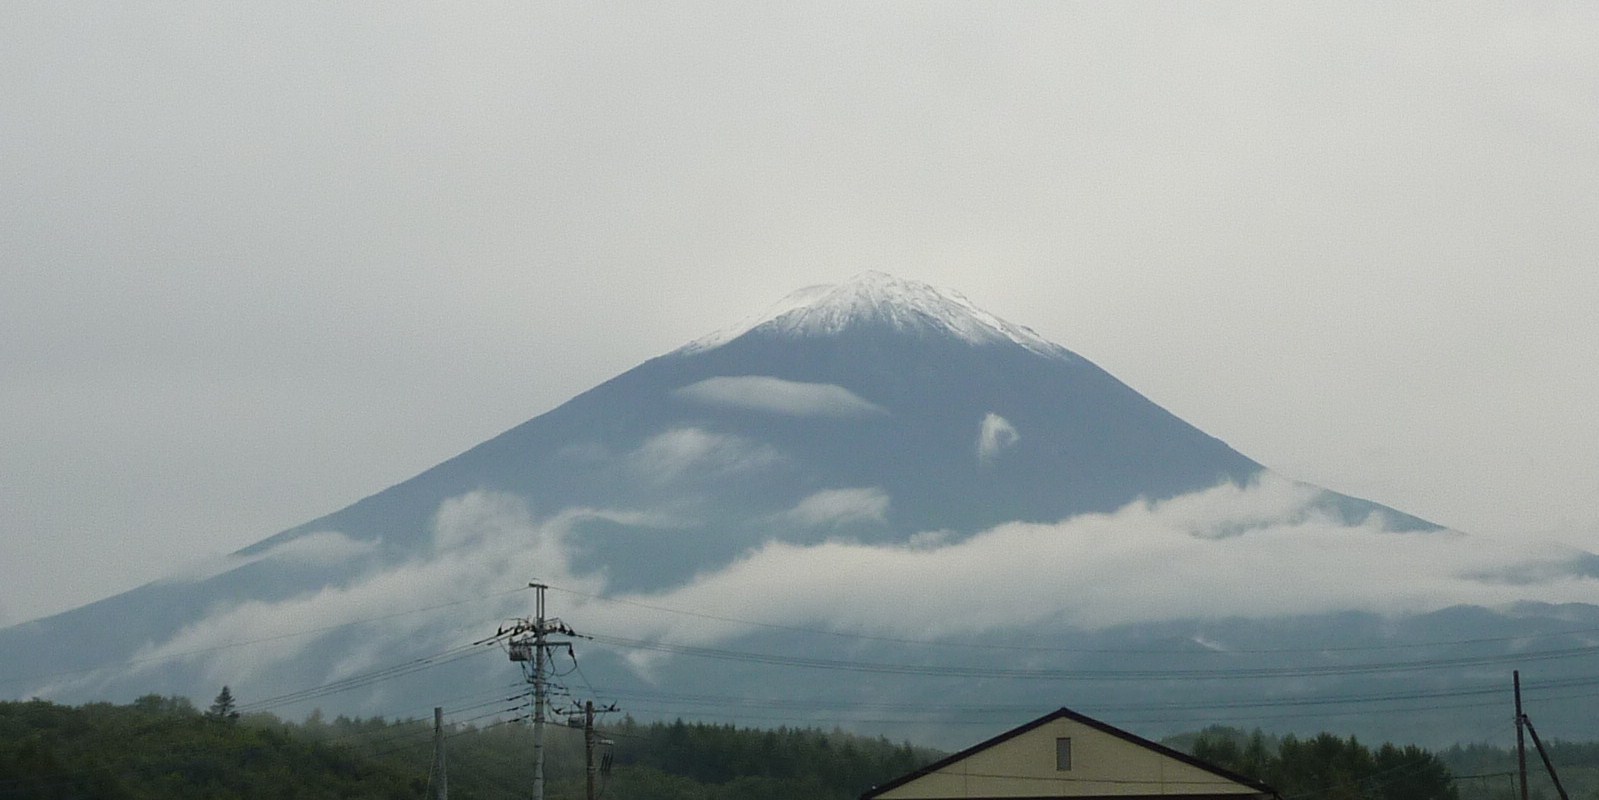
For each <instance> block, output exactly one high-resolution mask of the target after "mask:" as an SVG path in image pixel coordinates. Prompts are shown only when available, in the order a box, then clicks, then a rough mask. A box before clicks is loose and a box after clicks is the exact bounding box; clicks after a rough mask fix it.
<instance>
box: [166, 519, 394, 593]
mask: <svg viewBox="0 0 1599 800" xmlns="http://www.w3.org/2000/svg"><path fill="white" fill-rule="evenodd" d="M377 546H378V542H377V541H362V540H359V539H353V538H351V537H349V536H346V535H344V534H343V533H340V532H338V531H315V532H313V533H308V534H305V535H304V536H298V537H295V538H293V539H290V540H288V541H286V542H282V543H280V544H276V545H273V546H272V547H269V548H267V549H265V550H262V551H260V552H258V553H250V554H247V555H241V554H238V553H232V554H229V555H224V556H217V557H214V558H208V559H203V560H200V561H196V562H194V563H192V564H188V565H186V566H184V567H182V568H180V569H179V570H177V571H176V572H173V573H171V574H170V575H168V576H167V577H166V578H165V580H166V581H168V582H186V583H187V582H197V581H204V580H210V579H211V578H214V577H216V576H218V575H222V574H225V573H228V572H232V571H233V570H236V569H239V568H240V567H244V566H247V565H250V564H254V563H256V562H258V561H283V562H285V563H292V564H302V565H306V566H314V567H331V566H337V565H339V564H343V563H347V562H349V561H352V560H354V559H356V558H359V557H361V556H364V555H367V554H368V553H371V552H373V551H374V550H376V549H377Z"/></svg>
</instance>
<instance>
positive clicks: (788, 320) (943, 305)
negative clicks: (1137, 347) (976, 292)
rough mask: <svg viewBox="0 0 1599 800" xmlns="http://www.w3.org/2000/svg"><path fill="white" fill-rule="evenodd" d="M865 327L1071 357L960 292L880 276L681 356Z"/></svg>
mask: <svg viewBox="0 0 1599 800" xmlns="http://www.w3.org/2000/svg"><path fill="white" fill-rule="evenodd" d="M863 322H873V323H877V324H884V323H886V324H888V325H890V326H892V327H894V328H896V329H899V330H904V331H935V332H940V333H944V334H947V335H951V336H955V337H958V338H960V339H963V340H965V341H968V342H972V343H974V344H990V343H996V342H1012V343H1015V344H1018V345H1021V346H1022V347H1025V348H1027V349H1028V350H1031V351H1033V352H1035V353H1038V354H1040V355H1046V356H1054V357H1067V358H1069V357H1071V353H1070V351H1068V350H1067V349H1066V348H1064V347H1061V346H1060V345H1058V344H1055V343H1053V342H1051V341H1049V340H1047V339H1045V338H1044V337H1042V336H1039V335H1038V334H1036V333H1034V332H1033V331H1032V329H1031V328H1028V327H1026V326H1023V325H1016V324H1013V323H1010V322H1006V321H1005V320H1002V319H1000V318H999V317H996V316H994V315H993V314H990V313H988V312H987V311H984V310H982V309H980V308H978V307H977V306H975V305H973V304H972V301H970V300H967V299H966V297H965V296H964V295H962V294H961V293H960V292H957V291H954V290H952V289H942V288H938V287H935V286H931V285H929V284H926V283H922V282H920V281H912V280H905V279H903V278H896V277H894V276H893V275H888V274H886V273H882V272H875V271H874V272H863V273H861V274H859V275H856V276H855V277H853V278H850V279H849V280H847V281H844V282H843V283H838V284H827V285H820V286H808V287H806V288H804V289H800V290H799V291H797V292H794V293H793V294H790V295H789V296H787V297H785V298H783V299H782V300H780V301H778V302H777V304H776V305H773V306H772V307H771V308H768V309H766V311H764V312H762V313H761V314H759V315H757V316H755V317H752V318H750V319H747V320H744V321H743V322H740V323H738V324H737V325H734V326H732V327H729V328H724V329H722V330H720V331H717V332H715V333H713V334H711V335H709V336H706V337H703V338H701V339H696V340H695V341H693V342H690V343H689V344H687V345H685V346H684V347H683V348H682V350H681V351H680V352H691V353H692V352H702V351H705V350H712V349H715V348H717V347H721V346H722V345H724V344H727V343H728V342H731V341H733V340H734V339H737V338H738V337H740V336H743V335H744V334H746V333H749V332H750V331H754V330H761V331H769V332H771V333H775V334H778V335H782V336H791V337H796V338H800V337H811V336H832V335H837V334H839V333H842V332H843V331H844V330H846V329H848V328H849V327H850V326H851V325H855V324H858V323H863Z"/></svg>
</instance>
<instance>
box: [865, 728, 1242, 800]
mask: <svg viewBox="0 0 1599 800" xmlns="http://www.w3.org/2000/svg"><path fill="white" fill-rule="evenodd" d="M1062 737H1071V740H1072V768H1071V769H1070V770H1067V771H1056V769H1055V740H1056V739H1058V738H1062ZM1254 793H1255V790H1254V789H1251V788H1250V787H1248V786H1244V785H1243V784H1239V783H1235V782H1233V781H1229V780H1226V779H1225V778H1222V777H1220V776H1218V775H1213V774H1211V773H1209V772H1206V771H1204V770H1202V769H1199V768H1197V767H1194V766H1191V765H1188V764H1185V763H1183V762H1181V761H1178V760H1177V759H1174V758H1170V757H1167V756H1164V755H1161V754H1160V753H1157V752H1155V751H1153V750H1149V749H1147V748H1144V747H1140V746H1138V745H1137V744H1134V743H1132V742H1129V741H1127V740H1125V739H1121V738H1119V737H1116V736H1111V735H1109V734H1106V733H1104V732H1101V731H1099V730H1096V729H1094V728H1090V727H1088V726H1087V725H1083V724H1082V723H1079V722H1075V721H1073V720H1069V719H1057V720H1054V721H1052V722H1049V723H1047V724H1044V725H1041V726H1039V727H1037V728H1034V729H1033V730H1030V731H1028V732H1026V733H1024V734H1021V735H1020V736H1016V737H1014V738H1012V739H1010V740H1008V741H1005V742H1001V743H1000V744H998V745H996V746H994V747H990V748H988V749H986V750H982V751H979V752H977V753H973V754H972V755H971V756H969V757H967V758H964V759H962V760H960V761H958V762H956V763H954V764H950V765H948V766H947V767H945V768H943V769H941V770H939V771H938V772H934V773H931V774H928V775H924V776H922V777H920V778H918V779H916V780H914V781H911V782H910V783H907V784H905V785H903V786H900V787H898V788H895V789H893V790H891V791H888V792H885V793H883V794H882V795H881V797H882V798H884V800H924V799H928V798H967V797H1083V796H1102V795H1112V796H1114V795H1182V794H1238V795H1250V794H1254Z"/></svg>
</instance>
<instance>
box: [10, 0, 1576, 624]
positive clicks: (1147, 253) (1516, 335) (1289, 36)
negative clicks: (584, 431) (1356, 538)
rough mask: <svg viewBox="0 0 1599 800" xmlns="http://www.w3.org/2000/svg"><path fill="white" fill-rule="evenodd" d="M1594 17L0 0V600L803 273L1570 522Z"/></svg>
mask: <svg viewBox="0 0 1599 800" xmlns="http://www.w3.org/2000/svg"><path fill="white" fill-rule="evenodd" d="M1595 98H1599V5H1595V4H1593V3H1589V2H1580V3H1569V4H1563V3H1540V4H1492V5H1490V4H1448V5H1438V4H1414V5H1405V4H1395V3H1387V2H1384V3H1373V4H1364V5H1363V4H1358V3H1347V2H1339V3H1329V4H1324V5H1317V4H1309V3H1296V4H1276V3H1272V4H1265V3H1263V4H1215V3H1208V4H1193V5H1188V4H1137V5H1134V4H1121V3H1118V4H1101V5H1069V4H1063V3H1053V2H1052V3H1037V4H1028V3H1019V2H1017V3H1006V4H993V3H980V4H979V3H972V4H948V3H931V2H915V3H904V4H861V3H855V2H851V3H838V4H820V3H785V4H726V5H712V4H689V3H672V4H622V5H617V4H606V3H581V4H578V3H530V2H513V3H506V4H503V5H501V4H495V5H491V4H461V3H448V4H443V3H441V4H437V5H421V4H400V3H288V2H273V3H256V4H211V3H207V4H193V5H188V6H180V5H171V4H155V3H115V4H112V3H83V4H59V3H53V2H40V3H28V2H21V0H18V1H17V2H9V3H6V4H4V5H0V214H3V217H0V218H3V223H0V624H3V623H13V622H18V621H21V620H24V619H27V618H31V617H34V616H38V615H42V614H47V613H53V612H56V611H60V610H64V609H66V608H69V607H72V606H75V605H78V604H81V603H84V602H88V601H91V600H94V599H98V598H99V597H102V596H105V595H107V594H110V593H113V592H115V591H120V590H123V589H127V588H131V587H133V586H136V585H138V584H141V583H144V582H146V581H149V580H152V579H154V578H156V577H159V576H161V575H163V574H166V573H168V572H170V571H172V570H173V569H175V568H177V567H178V566H179V565H181V564H184V563H186V562H190V561H192V560H193V559H196V558H200V557H204V556H211V555H216V554H218V553H222V552H227V551H231V550H234V549H236V548H238V547H241V546H243V545H246V544H249V543H251V542H254V541H256V540H258V539H260V538H263V537H265V536H267V535H270V534H272V533H275V532H277V531H278V530H281V529H283V528H287V527H289V526H292V525H295V524H298V523H300V522H304V521H306V520H307V519H310V518H312V517H314V516H317V515H320V514H323V513H326V512H329V511H332V510H335V509H337V508H339V507H342V506H344V505H346V504H348V503H349V502H352V501H354V500H356V499H359V498H360V497H363V496H365V495H367V494H370V493H372V492H374V491H377V490H380V489H382V488H384V487H386V486H388V485H391V484H393V483H395V482H397V481H400V480H403V479H405V478H407V477H410V476H411V475H413V474H415V473H417V472H419V471H421V470H423V469H425V468H427V467H429V466H431V465H433V464H435V463H437V462H438V461H440V460H443V459H444V458H447V457H449V456H451V455H454V454H455V453H457V452H459V451H461V450H464V449H466V448H467V447H470V446H471V445H473V444H475V443H477V442H479V441H481V440H483V439H485V438H488V437H489V436H492V435H494V434H496V433H498V432H500V431H501V430H503V429H505V428H508V427H510V426H512V425H514V424H516V423H518V422H521V421H522V420H524V419H527V418H529V417H532V416H534V415H537V414H539V413H542V412H544V411H547V410H549V409H550V408H552V407H554V406H555V405H557V404H559V403H560V402H562V401H564V400H566V399H567V398H569V397H571V396H572V395H574V394H576V393H578V392H580V391H582V390H584V389H586V388H588V387H590V386H592V385H593V384H595V383H598V382H599V381H601V380H604V379H605V378H608V377H610V376H612V375H614V374H616V373H618V372H621V371H623V370H625V369H627V368H629V367H632V366H634V365H635V364H637V363H639V362H641V361H643V360H645V359H647V358H650V357H652V356H654V355H658V354H660V353H662V352H665V351H667V350H670V349H672V348H675V347H677V346H678V345H681V344H683V343H685V342H686V341H688V340H690V339H693V338H695V337H698V336H700V335H703V334H705V333H708V332H709V331H711V330H713V329H716V328H719V327H722V326H725V325H727V324H730V323H732V322H734V321H736V320H738V319H740V318H743V317H745V316H747V315H749V314H751V313H754V312H756V311H758V310H759V309H761V308H762V307H764V306H766V305H767V304H769V303H771V302H773V301H775V300H776V299H778V298H779V297H781V296H782V295H784V294H786V293H787V292H789V291H790V290H792V289H795V288H798V287H800V286H804V285H808V284H813V283H821V282H829V281H836V280H840V279H843V278H845V277H848V276H850V275H852V274H855V273H857V272H860V271H862V270H866V269H881V270H885V271H888V272H892V273H895V274H898V275H900V276H902V277H907V278H916V279H921V280H926V281H929V282H932V283H935V284H938V285H942V286H948V287H952V288H955V289H958V290H960V291H962V292H964V293H965V294H966V295H968V296H969V297H970V298H971V299H972V300H973V301H974V302H976V303H977V304H978V305H979V306H982V307H983V308H985V309H987V310H989V311H992V312H994V313H996V314H998V315H1000V316H1001V317H1004V318H1006V319H1009V320H1011V321H1013V322H1017V323H1020V324H1024V325H1028V326H1031V327H1032V328H1034V329H1035V330H1037V331H1038V332H1039V333H1041V334H1042V335H1044V336H1046V337H1047V338H1049V339H1051V340H1054V341H1056V342H1059V343H1061V344H1063V345H1065V346H1067V347H1069V348H1071V349H1073V350H1075V351H1077V352H1078V353H1080V354H1082V355H1084V356H1086V357H1088V358H1089V359H1091V360H1093V361H1095V362H1097V363H1098V364H1100V365H1101V366H1103V367H1105V368H1106V369H1108V370H1110V371H1111V372H1112V373H1114V374H1115V375H1117V376H1118V377H1120V378H1122V379H1123V380H1125V381H1127V382H1128V383H1129V384H1131V385H1132V386H1133V387H1134V388H1135V389H1138V390H1139V391H1142V392H1144V393H1145V394H1147V395H1148V396H1149V397H1151V398H1152V399H1154V400H1155V401H1156V402H1159V403H1161V404H1162V405H1164V406H1166V407H1167V408H1169V409H1170V410H1172V411H1173V412H1175V413H1176V414H1178V415H1179V416H1181V417H1183V418H1185V419H1187V420H1189V421H1190V422H1193V423H1194V424H1196V425H1198V426H1200V427H1201V428H1203V429H1205V430H1206V431H1208V432H1210V433H1212V434H1214V435H1216V436H1218V437H1220V438H1222V439H1224V440H1225V441H1227V442H1228V443H1230V444H1232V445H1233V446H1234V447H1236V448H1238V449H1239V450H1241V451H1243V452H1244V453H1245V454H1247V455H1249V456H1251V457H1253V458H1255V459H1257V460H1259V461H1261V462H1263V463H1265V464H1266V465H1268V466H1270V467H1273V468H1275V469H1277V470H1278V471H1280V472H1282V473H1284V474H1286V475H1289V476H1291V477H1295V478H1300V479H1304V480H1307V481H1311V482H1314V483H1318V484H1321V485H1324V486H1327V487H1329V488H1333V489H1337V490H1340V491H1344V492H1348V493H1352V494H1356V495H1360V496H1364V497H1369V498H1372V499H1375V500H1378V501H1381V502H1384V503H1387V504H1389V505H1392V506H1395V507H1397V508H1400V509H1403V510H1405V511H1407V512H1410V513H1414V514H1418V515H1420V516H1423V517H1427V518H1429V519H1432V520H1434V521H1437V522H1440V523H1443V524H1446V525H1449V526H1451V527H1455V528H1458V529H1461V530H1464V531H1467V532H1470V533H1475V534H1480V535H1482V536H1485V537H1494V538H1495V539H1496V540H1500V541H1503V540H1508V541H1511V542H1516V541H1527V542H1529V543H1531V542H1533V541H1538V542H1542V541H1547V540H1555V541H1560V542H1565V543H1568V544H1574V545H1578V546H1582V547H1586V548H1589V549H1599V506H1596V503H1595V497H1596V494H1599V492H1596V490H1599V417H1596V415H1595V413H1594V412H1595V409H1596V408H1599V369H1596V368H1595V365H1594V361H1593V355H1592V353H1593V350H1594V347H1595V343H1599V314H1596V313H1595V309H1594V306H1595V304H1596V302H1599V270H1596V266H1599V264H1596V257H1599V223H1596V221H1599V102H1596V101H1595Z"/></svg>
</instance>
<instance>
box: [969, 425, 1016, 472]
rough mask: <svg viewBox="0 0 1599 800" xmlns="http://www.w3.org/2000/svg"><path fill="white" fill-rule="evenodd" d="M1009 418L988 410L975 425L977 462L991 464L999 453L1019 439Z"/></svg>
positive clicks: (983, 464) (985, 464)
mask: <svg viewBox="0 0 1599 800" xmlns="http://www.w3.org/2000/svg"><path fill="white" fill-rule="evenodd" d="M1021 438H1022V437H1021V434H1019V433H1017V432H1016V426H1015V425H1012V424H1010V420H1007V419H1005V418H1004V417H1002V416H1000V415H998V414H995V413H993V412H990V413H989V414H988V415H986V416H984V417H983V421H982V422H981V423H979V424H978V426H977V463H978V464H980V465H982V466H984V467H988V466H992V465H993V463H994V460H995V459H997V458H999V454H1000V453H1002V452H1004V451H1005V450H1007V449H1009V448H1010V447H1011V446H1013V445H1015V444H1016V442H1018V441H1020V440H1021Z"/></svg>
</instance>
